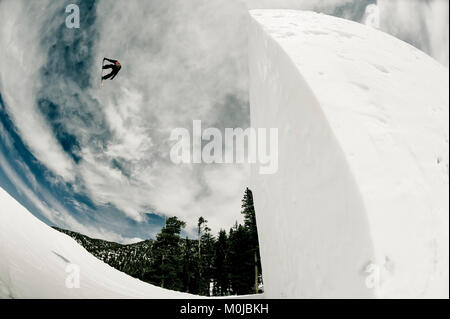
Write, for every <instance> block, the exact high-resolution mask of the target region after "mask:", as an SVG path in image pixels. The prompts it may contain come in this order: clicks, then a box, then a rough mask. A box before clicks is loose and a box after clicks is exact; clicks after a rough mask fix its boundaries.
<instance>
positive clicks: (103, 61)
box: [100, 59, 105, 88]
mask: <svg viewBox="0 0 450 319" xmlns="http://www.w3.org/2000/svg"><path fill="white" fill-rule="evenodd" d="M104 66H105V59H103V60H102V77H101V78H100V87H101V88H102V87H103V73H104V71H105V70H104V69H103V67H104Z"/></svg>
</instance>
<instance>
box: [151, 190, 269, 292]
mask: <svg viewBox="0 0 450 319" xmlns="http://www.w3.org/2000/svg"><path fill="white" fill-rule="evenodd" d="M242 214H243V215H244V224H243V225H241V224H238V223H237V222H236V223H235V225H234V226H233V227H232V228H231V229H230V230H229V232H228V233H227V232H226V231H225V230H220V232H219V234H218V236H217V237H216V236H213V235H212V233H211V229H210V228H209V227H208V221H207V220H206V219H205V218H203V217H200V218H199V219H198V223H197V239H196V240H191V239H188V238H184V239H183V238H181V236H180V233H181V230H182V229H183V228H184V227H185V223H184V222H183V221H181V220H179V219H178V218H177V217H171V218H169V219H167V221H166V225H165V226H164V227H163V228H162V230H161V232H160V233H159V234H158V235H157V236H156V240H155V242H154V244H153V246H152V256H153V260H152V267H151V271H150V272H148V273H147V276H146V277H145V279H146V280H147V281H148V282H150V283H152V284H155V285H158V286H161V287H163V288H168V289H172V290H177V291H183V292H188V293H192V294H198V295H204V296H226V295H235V294H237V295H243V294H253V293H259V292H261V289H260V285H261V284H262V275H261V261H260V255H259V242H258V232H257V226H256V218H255V209H254V205H253V195H252V192H251V191H250V190H249V189H248V188H247V189H246V190H245V193H244V198H243V200H242Z"/></svg>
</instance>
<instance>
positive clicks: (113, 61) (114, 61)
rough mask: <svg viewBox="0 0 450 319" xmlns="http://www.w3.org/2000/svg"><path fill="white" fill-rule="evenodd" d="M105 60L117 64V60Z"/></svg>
mask: <svg viewBox="0 0 450 319" xmlns="http://www.w3.org/2000/svg"><path fill="white" fill-rule="evenodd" d="M103 60H106V61H108V62H111V63H116V62H117V60H112V59H108V58H104V59H103Z"/></svg>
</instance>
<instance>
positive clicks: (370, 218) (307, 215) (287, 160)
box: [249, 10, 449, 298]
mask: <svg viewBox="0 0 450 319" xmlns="http://www.w3.org/2000/svg"><path fill="white" fill-rule="evenodd" d="M251 16H252V22H251V25H250V36H249V38H250V40H249V41H250V43H249V63H250V103H251V121H252V126H253V127H266V128H269V127H271V128H272V127H274V128H278V130H279V133H278V134H279V170H278V173H277V174H274V175H259V174H258V171H257V168H256V167H255V169H254V170H253V172H252V189H253V192H254V196H255V206H256V212H257V222H258V230H259V238H260V245H261V254H262V256H261V258H262V266H263V274H264V288H265V297H267V298H279V297H288V298H350V297H355V298H399V297H401V298H428V297H438V298H448V296H449V286H448V285H449V278H448V270H449V263H448V251H449V247H448V241H449V237H448V236H449V229H448V226H449V219H448V208H449V197H448V191H449V187H448V185H449V180H448V115H449V114H448V107H449V99H448V93H449V91H448V75H449V74H448V69H447V68H445V67H443V66H442V65H440V64H439V63H438V62H436V61H435V60H433V59H432V58H431V57H429V56H427V55H426V54H424V53H422V52H421V51H419V50H417V49H415V48H414V47H412V46H410V45H408V44H406V43H404V42H402V41H400V40H398V39H396V38H394V37H392V36H389V35H387V34H385V33H382V32H380V31H378V30H375V29H372V28H369V27H367V26H364V25H361V24H358V23H354V22H351V21H348V20H343V19H339V18H334V17H330V16H326V15H322V14H317V13H312V12H300V11H289V10H254V11H251Z"/></svg>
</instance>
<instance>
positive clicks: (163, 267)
mask: <svg viewBox="0 0 450 319" xmlns="http://www.w3.org/2000/svg"><path fill="white" fill-rule="evenodd" d="M184 226H185V222H183V221H181V220H179V219H178V218H177V217H170V218H168V219H167V221H166V225H165V226H164V227H163V228H162V229H161V232H160V233H159V234H158V235H157V236H156V241H155V243H154V244H153V247H152V255H153V263H152V273H151V278H150V279H151V280H152V283H154V284H155V285H159V286H161V287H163V288H167V289H172V290H178V291H181V290H182V289H183V281H182V276H181V274H182V271H183V269H182V264H183V260H182V254H181V247H180V232H181V229H182V228H184Z"/></svg>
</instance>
